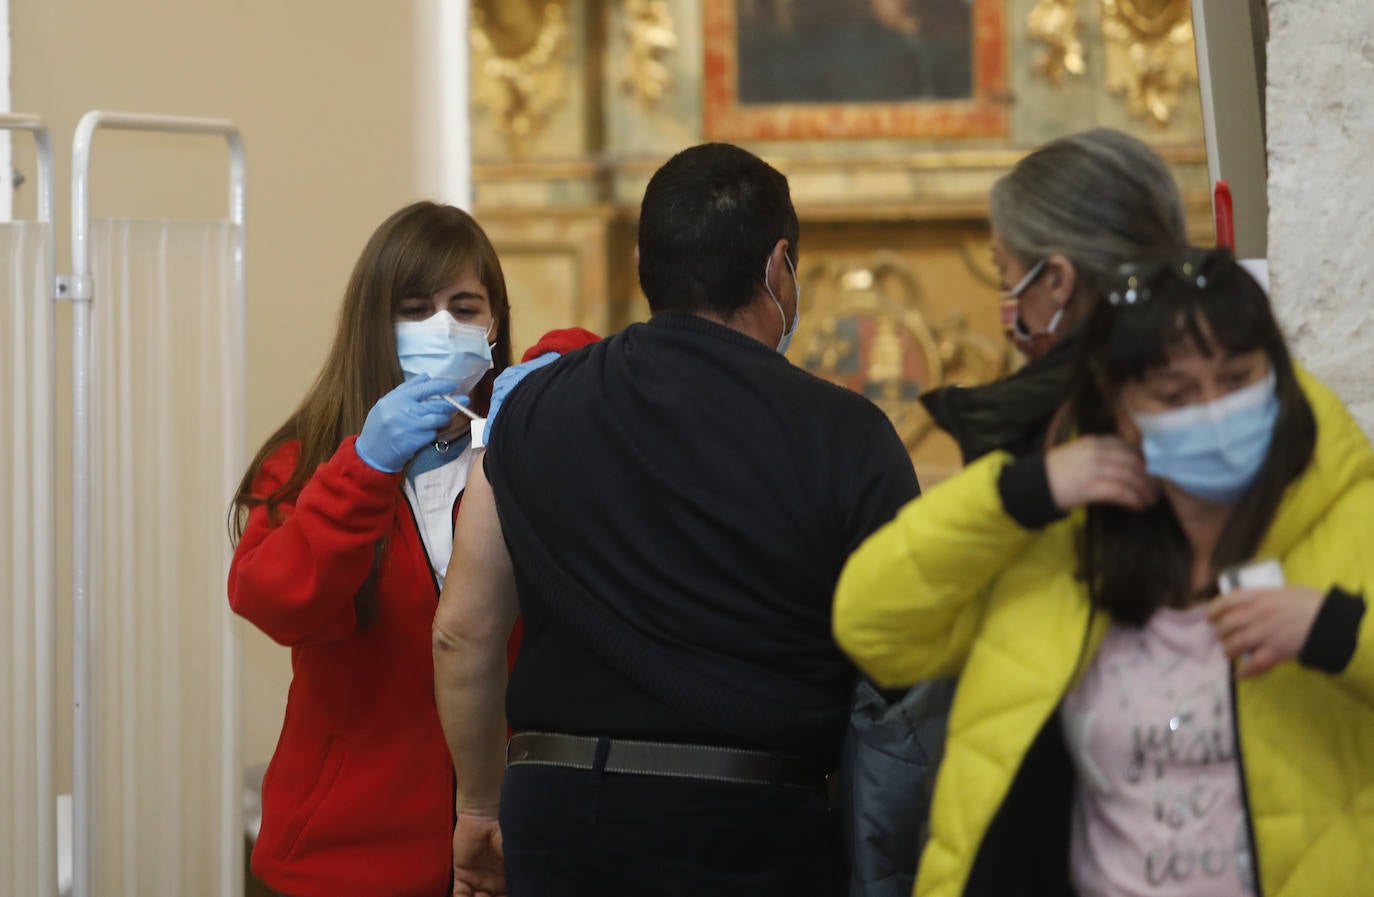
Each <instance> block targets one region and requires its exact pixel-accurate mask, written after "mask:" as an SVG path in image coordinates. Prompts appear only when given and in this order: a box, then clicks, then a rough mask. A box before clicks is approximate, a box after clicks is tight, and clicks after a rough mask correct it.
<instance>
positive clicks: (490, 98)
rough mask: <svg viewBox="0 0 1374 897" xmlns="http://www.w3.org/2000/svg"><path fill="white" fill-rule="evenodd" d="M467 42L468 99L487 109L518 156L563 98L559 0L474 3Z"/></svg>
mask: <svg viewBox="0 0 1374 897" xmlns="http://www.w3.org/2000/svg"><path fill="white" fill-rule="evenodd" d="M538 6H542V9H539V8H536V7H538ZM469 42H470V45H471V47H472V72H473V74H474V78H473V84H472V100H473V103H474V104H476V105H478V106H480V107H482V108H483V109H486V110H487V111H488V112H489V113H490V114H491V117H492V120H493V121H494V122H495V123H496V127H497V129H498V130H500V132H501V133H502V134H504V135H505V137H506V139H507V141H508V142H509V144H510V147H511V150H512V152H514V153H515V154H517V155H519V154H520V153H521V151H522V150H523V148H524V144H525V141H526V140H528V139H529V138H530V137H532V136H533V135H535V134H537V133H538V132H539V130H540V129H541V128H543V127H544V125H545V124H547V123H548V120H549V117H550V116H551V115H552V114H553V112H554V111H555V110H556V109H557V108H558V106H559V104H560V103H561V102H562V101H563V95H564V91H565V89H566V86H567V82H568V77H567V72H566V71H565V63H566V61H567V57H568V18H567V11H566V9H565V8H564V0H554V2H547V3H543V4H531V3H519V2H516V3H512V2H510V0H493V2H487V3H477V4H474V5H473V8H472V29H471V31H470V34H469Z"/></svg>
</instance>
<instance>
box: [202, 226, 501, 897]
mask: <svg viewBox="0 0 1374 897" xmlns="http://www.w3.org/2000/svg"><path fill="white" fill-rule="evenodd" d="M509 325H510V307H509V305H508V303H507V299H506V286H505V281H504V279H503V277H502V274H501V266H500V263H499V262H498V260H497V258H496V252H495V250H494V249H493V248H492V245H491V243H490V241H488V239H487V237H486V235H485V234H484V233H483V232H482V229H481V228H480V227H479V226H478V225H477V222H475V221H474V220H473V219H472V218H471V217H469V216H468V215H467V214H465V213H464V212H462V211H460V210H458V209H455V208H452V207H449V206H441V205H436V204H434V203H428V202H421V203H416V204H414V205H411V206H408V207H406V208H404V209H401V210H400V211H399V212H397V213H395V214H394V215H392V216H391V217H390V218H388V219H387V220H386V221H385V222H384V223H383V224H382V225H381V227H379V228H378V229H377V232H376V233H375V234H373V236H372V239H371V240H370V241H369V242H368V244H367V247H366V248H365V249H364V250H363V253H362V256H361V257H360V258H359V259H358V262H357V265H356V266H355V267H354V269H353V275H352V278H351V279H350V281H349V283H348V288H347V290H346V291H345V293H344V301H343V308H342V310H341V311H340V314H339V322H338V330H337V332H336V334H335V337H334V344H333V348H332V349H331V350H330V353H329V357H328V359H327V360H326V361H325V365H324V369H323V370H322V371H321V372H320V374H319V377H318V378H317V379H316V381H315V384H314V386H312V387H311V388H310V391H309V392H308V393H307V394H306V396H305V399H304V400H303V401H302V402H301V404H300V407H299V408H297V409H296V411H295V413H293V414H292V415H291V417H290V418H288V419H287V421H286V423H285V424H283V425H282V426H281V428H280V429H279V430H277V432H276V433H274V434H272V436H271V438H269V439H268V440H267V442H266V444H265V445H263V447H262V449H261V450H260V451H259V452H258V455H257V457H256V458H254V459H253V463H252V464H251V465H250V467H249V468H248V472H247V473H246V474H245V475H244V478H243V482H242V483H241V484H240V486H239V489H238V493H237V494H236V496H235V498H234V506H233V529H234V534H235V537H236V539H237V545H236V549H235V553H234V561H233V566H232V567H231V568H230V573H229V603H230V605H231V606H232V607H233V609H234V611H235V612H236V613H238V614H240V615H242V616H243V617H245V618H246V619H248V620H249V621H251V622H252V623H253V624H254V625H256V626H257V627H258V628H259V629H261V630H262V631H263V632H265V633H267V635H268V636H270V637H271V638H272V639H274V640H275V641H277V642H279V643H281V644H283V645H286V646H288V647H290V648H291V666H292V681H291V689H290V692H289V695H288V697H287V704H286V719H285V721H284V723H283V725H282V733H281V738H280V740H279V741H278V743H277V750H276V753H275V754H274V755H273V757H272V762H271V764H270V765H269V766H268V768H267V775H266V778H265V779H264V780H263V820H262V831H261V834H260V836H259V838H258V841H257V845H256V847H255V849H254V851H253V871H254V872H255V873H256V874H257V875H258V877H259V878H261V879H262V880H263V881H264V882H265V883H266V884H267V885H268V886H269V887H271V888H272V889H273V890H275V891H277V892H279V893H283V894H289V895H292V897H348V895H369V897H441V895H444V894H445V893H446V892H447V889H448V885H449V878H450V872H451V865H450V856H451V848H452V840H451V839H452V836H453V771H452V767H451V765H450V762H449V755H448V750H447V748H446V746H445V743H444V735H443V732H442V731H441V730H440V728H439V717H438V713H437V711H436V709H435V705H434V677H433V667H432V665H431V660H430V624H431V622H432V620H433V617H434V609H435V606H436V603H437V600H438V597H439V588H440V586H441V585H442V581H443V576H444V572H445V570H446V568H447V566H448V559H449V554H450V552H451V549H452V543H453V518H454V514H455V513H456V511H457V506H458V501H459V499H460V497H461V495H462V491H463V487H464V485H465V484H466V481H467V473H468V470H469V468H470V467H471V464H472V462H473V458H474V457H475V454H476V452H475V451H474V450H473V449H472V448H471V447H470V442H469V438H468V421H467V418H466V417H463V416H461V415H457V414H455V412H454V409H453V407H452V406H451V405H450V404H449V403H448V402H447V401H446V400H445V397H448V398H449V399H453V400H455V401H462V402H464V403H470V404H471V406H472V407H473V408H474V409H475V410H476V411H478V412H479V413H481V412H485V409H486V404H487V401H488V399H489V396H490V391H491V382H492V379H493V378H494V376H495V374H496V373H498V372H500V371H501V370H502V369H503V368H505V367H506V366H507V364H509V362H510V326H509Z"/></svg>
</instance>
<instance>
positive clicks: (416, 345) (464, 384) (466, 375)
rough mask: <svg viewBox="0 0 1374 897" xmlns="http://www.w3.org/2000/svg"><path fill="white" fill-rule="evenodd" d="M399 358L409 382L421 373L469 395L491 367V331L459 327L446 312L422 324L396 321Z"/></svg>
mask: <svg viewBox="0 0 1374 897" xmlns="http://www.w3.org/2000/svg"><path fill="white" fill-rule="evenodd" d="M395 326H396V355H397V357H398V358H399V359H400V361H401V372H402V373H404V374H405V375H406V380H413V379H414V378H416V377H418V376H420V375H421V374H428V375H429V376H431V377H434V378H436V379H443V380H453V381H455V382H456V383H457V384H458V394H459V395H468V394H469V393H471V392H472V388H473V387H474V386H476V385H477V383H478V381H480V380H481V379H482V377H483V376H484V375H485V374H486V372H487V371H489V370H491V368H492V360H491V344H490V343H488V342H487V337H488V334H490V332H491V328H490V327H487V328H482V327H477V326H475V325H473V324H460V323H458V320H457V319H456V318H454V317H453V315H451V314H449V313H448V312H447V311H441V312H439V313H437V314H435V315H432V316H430V317H428V318H425V319H424V320H423V321H398V322H396V325H395Z"/></svg>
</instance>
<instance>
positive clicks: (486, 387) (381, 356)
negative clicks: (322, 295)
mask: <svg viewBox="0 0 1374 897" xmlns="http://www.w3.org/2000/svg"><path fill="white" fill-rule="evenodd" d="M468 271H475V273H476V275H477V279H478V280H480V281H481V282H482V285H483V286H484V287H486V289H487V296H488V298H489V300H490V303H491V314H492V318H493V319H494V320H495V321H496V322H497V334H496V343H495V345H494V346H493V347H492V359H493V361H494V363H495V368H494V370H493V371H491V372H490V373H488V375H487V377H485V378H484V379H483V381H482V383H480V384H479V385H478V387H477V388H476V389H474V390H473V396H472V398H473V403H474V405H475V406H478V407H479V409H480V406H482V405H484V404H485V403H486V401H487V400H488V399H489V397H490V394H491V381H492V379H494V377H495V375H496V374H497V373H500V371H502V370H503V369H505V368H506V367H507V366H508V365H509V364H510V354H511V349H510V303H509V301H508V299H507V297H506V281H505V277H504V276H503V275H502V273H501V263H500V261H499V260H498V259H497V257H496V250H495V249H494V248H493V247H492V245H491V241H490V240H488V239H487V235H486V234H485V233H484V232H483V231H482V228H481V227H480V226H479V225H478V224H477V222H476V221H475V220H473V218H472V216H470V215H468V214H467V213H466V212H464V211H462V210H461V209H456V208H454V207H453V206H447V205H439V204H437V203H433V202H417V203H414V204H412V205H409V206H406V207H405V208H403V209H401V210H400V211H398V212H396V213H395V214H393V215H392V216H391V217H389V218H387V219H386V221H384V222H382V224H381V226H380V227H378V228H377V230H376V232H375V233H373V234H372V238H371V239H369V240H368V241H367V245H366V246H365V247H364V248H363V252H362V255H360V256H359V257H358V261H357V264H355V265H354V266H353V274H352V276H351V277H349V280H348V287H347V289H345V290H344V297H343V306H342V307H341V308H340V310H339V323H338V329H337V330H336V331H335V333H334V343H333V346H332V347H331V348H330V350H329V356H328V357H327V358H326V359H325V362H324V367H323V368H322V369H321V370H320V373H319V376H317V377H316V378H315V382H314V384H313V385H312V386H311V387H310V389H309V391H308V392H306V394H305V398H304V399H302V400H301V403H300V405H299V406H298V407H297V408H296V410H295V411H294V412H292V414H291V416H290V417H288V418H287V419H286V422H285V423H284V424H282V425H281V427H279V428H278V429H277V431H276V432H275V433H273V434H272V435H271V436H269V437H268V438H267V441H266V442H265V443H263V446H262V448H260V449H258V453H257V455H256V456H254V458H253V461H252V463H251V464H249V465H248V470H247V471H246V472H245V473H244V475H243V479H242V480H241V481H240V482H239V487H238V491H237V492H235V494H234V501H233V505H232V508H231V510H230V514H229V517H230V520H229V527H230V535H231V538H232V540H233V542H234V544H236V545H237V544H238V540H239V538H241V537H242V535H243V528H244V526H245V525H246V524H247V521H248V515H249V512H250V511H252V509H253V508H255V507H257V506H258V505H266V506H267V511H268V513H269V514H270V515H272V516H273V517H274V518H275V517H276V514H277V506H278V505H279V504H280V503H281V502H282V501H285V500H287V499H289V498H291V497H293V496H295V495H297V494H298V493H299V492H300V490H301V489H302V488H303V487H304V486H305V484H306V482H307V481H309V479H310V478H311V477H312V476H313V475H314V473H315V469H316V468H318V467H319V466H320V465H321V464H323V463H324V462H325V461H327V460H329V458H330V457H331V456H332V455H333V454H334V452H335V451H337V450H338V448H339V445H340V444H341V443H342V442H343V441H344V439H345V438H347V437H348V436H350V435H353V434H355V433H358V432H359V431H361V430H362V427H363V421H364V420H365V419H366V418H367V413H368V411H370V410H371V409H372V406H373V405H375V404H376V403H377V400H378V399H380V398H381V397H382V396H384V395H386V394H387V393H388V392H390V391H391V390H392V389H395V388H396V387H397V386H399V385H400V384H401V382H402V380H403V379H404V377H403V375H402V374H401V365H400V361H399V360H398V359H397V356H396V337H395V331H394V328H393V322H394V321H395V317H396V310H397V307H398V306H399V304H400V303H401V301H402V300H404V299H407V298H412V297H415V296H429V295H431V294H432V293H435V292H437V291H438V290H441V289H443V288H444V287H446V286H448V285H449V284H451V283H453V282H454V281H455V280H457V279H458V278H460V277H461V276H462V275H463V274H465V273H466V272H468ZM292 441H298V442H299V443H300V458H299V460H298V461H297V462H296V467H295V469H294V470H293V471H292V472H291V476H290V477H289V478H288V479H287V480H286V482H284V483H282V484H281V485H280V486H279V487H277V488H276V489H275V490H273V491H272V492H271V493H269V494H266V495H260V494H256V493H254V491H253V481H254V479H256V478H257V476H258V473H259V471H260V470H261V469H262V465H263V462H265V461H266V460H267V458H268V457H269V456H270V455H271V454H272V453H273V452H275V451H277V449H279V448H280V447H281V446H282V445H284V444H286V443H288V442H292ZM381 549H382V546H381V545H379V546H378V551H377V555H378V557H377V560H376V561H374V563H373V569H372V574H371V575H370V576H369V578H368V583H367V585H365V586H364V587H363V592H361V593H360V596H362V597H363V598H364V599H366V598H367V595H371V596H372V597H373V598H375V587H376V583H375V580H376V575H377V570H378V567H379V562H380V557H381ZM363 593H367V595H364V594H363ZM368 604H369V602H368V601H367V600H363V601H361V602H360V607H359V610H360V611H362V610H364V609H365V606H367V605H368ZM365 616H367V614H363V613H360V618H362V617H365Z"/></svg>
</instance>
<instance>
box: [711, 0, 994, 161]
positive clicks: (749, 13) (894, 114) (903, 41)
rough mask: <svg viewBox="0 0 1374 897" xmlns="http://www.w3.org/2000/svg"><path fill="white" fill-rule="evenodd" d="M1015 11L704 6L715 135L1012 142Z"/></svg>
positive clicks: (722, 1)
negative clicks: (1010, 30)
mask: <svg viewBox="0 0 1374 897" xmlns="http://www.w3.org/2000/svg"><path fill="white" fill-rule="evenodd" d="M1006 5H1007V4H1006V2H1005V0H705V10H704V11H705V28H706V35H705V37H706V60H705V81H706V85H705V86H706V96H705V109H704V112H705V119H706V121H705V125H706V136H707V138H708V139H712V140H807V139H812V140H814V139H830V138H835V139H844V138H850V139H865V138H883V137H909V138H970V137H1001V136H1004V135H1005V134H1006V133H1007V119H1008V109H1007V105H1008V100H1007V62H1006V55H1007V48H1006V31H1005V16H1006Z"/></svg>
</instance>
